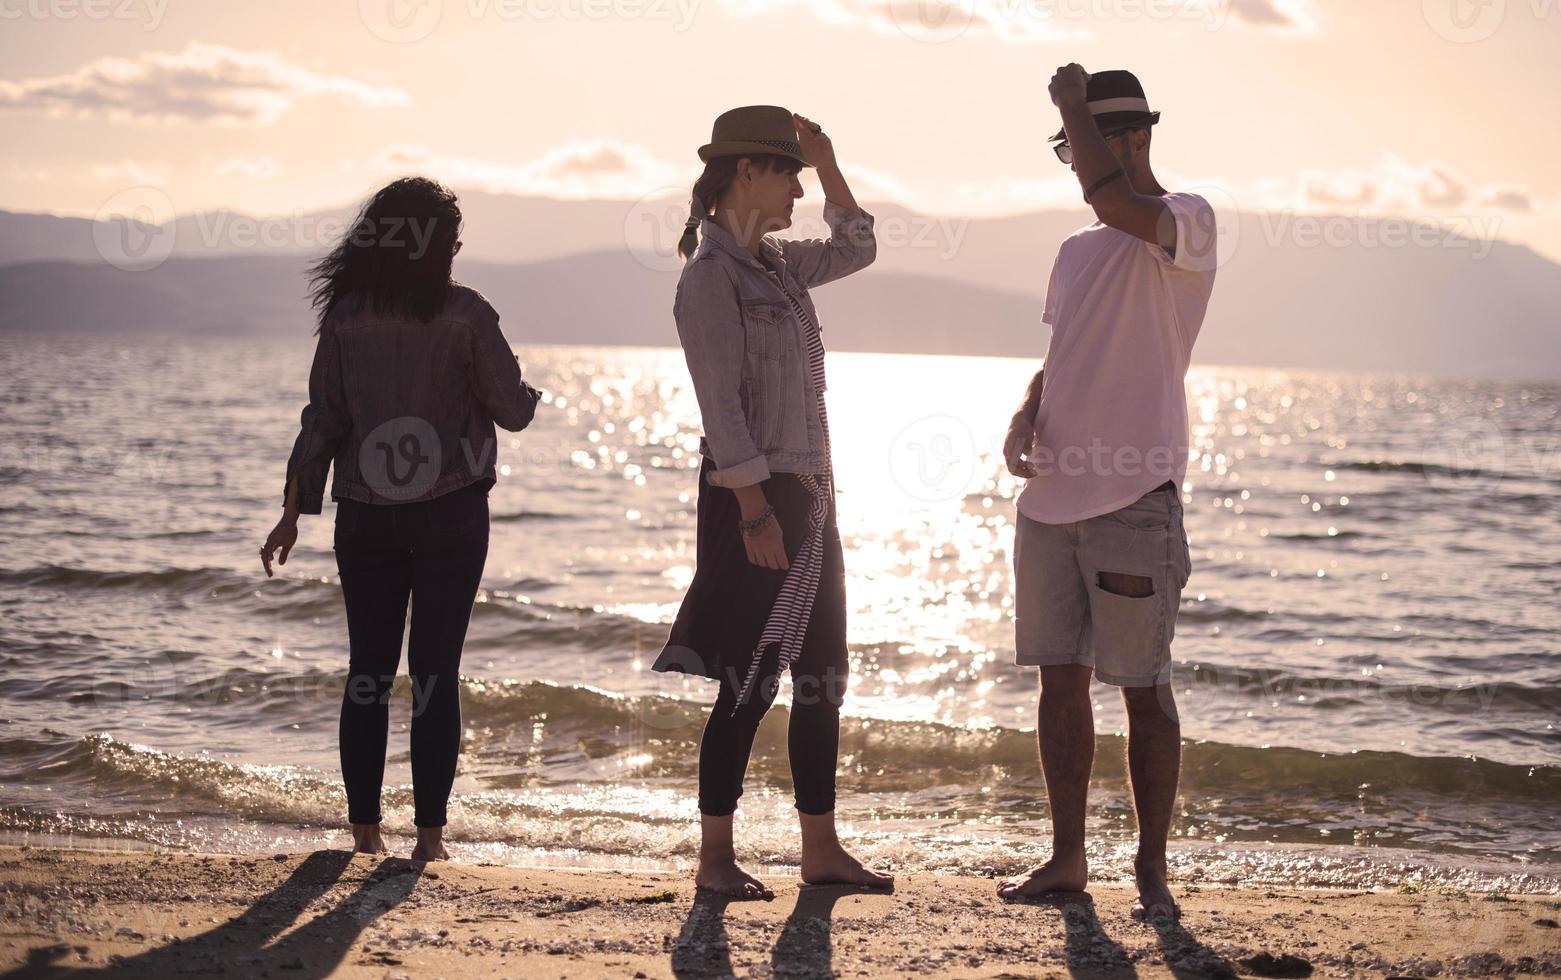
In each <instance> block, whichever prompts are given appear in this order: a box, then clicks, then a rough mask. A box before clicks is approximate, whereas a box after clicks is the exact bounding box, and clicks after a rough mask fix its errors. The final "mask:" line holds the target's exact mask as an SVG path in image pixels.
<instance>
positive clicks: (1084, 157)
mask: <svg viewBox="0 0 1561 980" xmlns="http://www.w3.org/2000/svg"><path fill="white" fill-rule="evenodd" d="M1050 94H1051V99H1052V102H1053V104H1055V105H1056V106H1057V108H1058V110H1059V111H1060V112H1061V114H1062V130H1061V131H1060V132H1058V133H1057V134H1056V135H1055V136H1054V137H1052V140H1053V141H1054V142H1057V146H1056V147H1055V149H1056V152H1057V156H1058V159H1060V160H1061V161H1062V162H1063V163H1065V164H1068V165H1069V166H1070V167H1071V168H1072V170H1073V171H1074V173H1075V174H1077V175H1078V178H1079V184H1080V185H1081V187H1082V188H1083V191H1084V200H1085V202H1086V203H1088V204H1089V205H1090V207H1091V208H1093V209H1094V211H1095V217H1096V218H1097V220H1096V222H1095V223H1094V224H1091V225H1089V226H1088V227H1086V228H1083V229H1080V230H1079V231H1077V232H1075V233H1074V234H1072V235H1071V236H1069V237H1068V239H1067V240H1066V241H1064V242H1063V243H1062V248H1061V249H1060V250H1059V251H1058V254H1057V260H1056V262H1055V264H1054V265H1053V266H1052V272H1051V280H1050V284H1049V286H1048V287H1047V290H1046V306H1045V311H1044V313H1043V314H1042V317H1041V318H1042V320H1044V321H1045V322H1046V323H1048V324H1050V325H1051V328H1052V335H1051V343H1050V346H1049V349H1048V350H1047V354H1046V361H1045V363H1044V364H1043V366H1042V369H1041V370H1040V371H1038V372H1037V373H1036V375H1035V378H1034V379H1033V380H1032V381H1031V382H1030V386H1029V390H1028V392H1027V393H1026V395H1025V400H1024V404H1023V405H1022V406H1021V407H1020V409H1019V411H1018V412H1017V413H1015V415H1014V417H1013V420H1012V422H1011V423H1010V426H1009V430H1008V436H1007V438H1006V440H1005V441H1004V447H1003V448H1004V456H1005V457H1006V460H1007V464H1008V468H1009V471H1010V472H1012V473H1013V474H1014V475H1016V476H1020V477H1024V478H1026V479H1027V481H1028V482H1027V483H1026V485H1025V488H1024V491H1023V492H1022V493H1021V494H1020V496H1019V500H1018V510H1019V515H1018V518H1017V524H1018V527H1017V530H1016V533H1015V538H1014V580H1015V581H1014V591H1015V609H1016V614H1015V634H1016V636H1015V640H1016V650H1017V655H1016V661H1017V663H1019V664H1021V665H1025V666H1036V667H1039V668H1040V673H1041V678H1040V706H1039V710H1038V713H1037V725H1036V727H1037V732H1038V741H1039V743H1040V756H1041V769H1042V771H1043V773H1044V775H1045V778H1046V795H1047V798H1048V800H1049V802H1050V806H1051V816H1052V854H1051V858H1050V860H1048V861H1047V862H1046V863H1044V864H1041V865H1039V866H1037V867H1035V868H1032V869H1030V870H1029V871H1027V872H1025V873H1024V874H1021V875H1017V876H1015V877H1013V878H1009V879H1007V880H1006V881H1004V882H1002V883H1001V884H1000V885H999V887H998V893H999V894H1000V895H1002V896H1003V897H1005V898H1020V897H1028V896H1032V895H1036V894H1040V893H1043V892H1049V891H1082V890H1084V888H1085V887H1086V884H1087V882H1088V879H1089V868H1088V863H1087V860H1086V856H1085V845H1084V818H1085V811H1086V800H1087V795H1088V790H1089V778H1090V769H1091V767H1092V765H1093V763H1094V751H1095V722H1094V715H1093V713H1092V711H1091V705H1090V690H1089V689H1090V675H1091V672H1092V671H1093V672H1094V674H1095V676H1097V677H1099V678H1100V680H1101V681H1102V682H1104V683H1107V684H1113V685H1116V686H1118V687H1120V688H1121V689H1122V699H1123V702H1124V704H1125V706H1126V710H1127V717H1128V749H1127V755H1128V759H1127V762H1128V764H1127V770H1128V773H1129V777H1130V780H1131V784H1132V792H1133V806H1134V810H1135V812H1136V813H1137V817H1138V852H1137V854H1136V856H1135V859H1134V865H1133V870H1134V876H1135V878H1136V880H1137V886H1138V903H1137V904H1136V905H1135V906H1134V908H1133V916H1134V918H1139V919H1142V918H1145V917H1148V916H1156V917H1158V916H1168V917H1172V918H1174V917H1175V916H1176V915H1177V914H1178V911H1179V910H1178V909H1177V906H1176V902H1175V901H1174V900H1173V899H1172V897H1171V891H1170V886H1169V884H1168V883H1167V880H1166V879H1167V867H1166V839H1167V837H1168V835H1169V831H1170V824H1171V813H1172V807H1173V806H1174V804H1175V800H1176V784H1177V779H1178V776H1179V771H1180V766H1181V726H1180V721H1179V718H1178V716H1177V711H1176V701H1175V697H1174V696H1173V694H1172V691H1171V687H1170V673H1171V669H1170V665H1171V651H1170V647H1171V638H1172V636H1173V634H1174V632H1175V626H1176V614H1177V610H1178V608H1179V606H1180V604H1181V591H1182V589H1183V587H1185V586H1186V584H1187V578H1188V575H1189V574H1190V572H1191V556H1190V554H1189V552H1188V547H1187V538H1186V534H1185V532H1184V530H1183V527H1182V497H1181V485H1182V481H1183V479H1184V477H1185V475H1186V469H1187V458H1188V447H1189V439H1188V429H1187V401H1186V392H1185V390H1184V388H1183V382H1184V379H1185V377H1186V374H1187V368H1188V365H1189V363H1190V361H1191V356H1192V346H1193V342H1194V341H1195V340H1196V339H1197V337H1198V329H1199V327H1200V325H1201V324H1202V322H1203V315H1204V311H1205V310H1206V309H1207V307H1208V302H1209V296H1210V294H1211V292H1212V291H1213V288H1214V271H1215V265H1216V262H1215V239H1216V235H1215V228H1214V212H1213V209H1211V208H1210V207H1209V204H1208V202H1207V201H1205V200H1204V199H1203V198H1202V197H1200V196H1198V195H1196V194H1187V193H1170V192H1168V191H1167V190H1166V189H1165V188H1164V187H1162V186H1161V185H1160V182H1159V181H1158V180H1156V179H1155V176H1154V172H1153V170H1152V169H1151V168H1150V164H1149V147H1150V127H1151V126H1153V125H1155V124H1156V123H1157V122H1159V119H1160V114H1159V113H1158V112H1152V111H1150V109H1149V103H1148V101H1147V100H1146V99H1145V97H1144V90H1143V87H1142V86H1141V85H1140V84H1139V81H1138V79H1137V78H1135V77H1134V76H1133V75H1132V73H1130V72H1126V71H1102V72H1097V73H1096V74H1094V75H1091V74H1089V73H1088V72H1086V71H1085V70H1084V69H1083V68H1082V67H1080V66H1079V65H1077V64H1070V65H1067V66H1065V67H1063V68H1059V69H1057V72H1056V74H1055V75H1054V76H1053V77H1052V80H1051V86H1050ZM1059 141H1060V142H1059Z"/></svg>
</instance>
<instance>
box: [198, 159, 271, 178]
mask: <svg viewBox="0 0 1561 980" xmlns="http://www.w3.org/2000/svg"><path fill="white" fill-rule="evenodd" d="M286 169H287V168H286V167H284V166H282V164H281V163H279V162H278V161H277V159H276V158H275V157H256V158H254V159H250V160H246V159H241V158H234V159H232V160H223V161H222V162H221V163H219V164H217V166H216V167H215V170H216V173H217V176H219V177H227V176H231V175H237V176H240V177H248V178H250V179H251V180H271V179H272V178H274V177H278V176H280V175H281V174H282V171H284V170H286Z"/></svg>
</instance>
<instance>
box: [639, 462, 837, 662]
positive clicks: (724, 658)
mask: <svg viewBox="0 0 1561 980" xmlns="http://www.w3.org/2000/svg"><path fill="white" fill-rule="evenodd" d="M714 468H715V467H714V465H713V464H712V463H711V462H710V459H709V457H706V458H705V460H704V463H703V464H702V465H701V466H700V468H699V499H698V503H697V506H696V509H697V513H698V518H697V529H696V540H695V549H694V550H695V569H694V580H693V581H692V582H691V583H689V587H688V592H687V593H686V594H685V595H684V597H683V603H682V605H681V606H680V607H679V608H678V614H677V618H676V619H675V620H674V621H673V623H672V628H671V630H670V631H669V633H668V636H667V642H666V645H665V646H663V647H662V650H661V654H660V655H659V656H658V657H657V658H656V662H655V664H654V665H653V666H652V669H653V670H659V671H679V672H682V673H687V674H697V675H699V676H702V677H709V678H711V679H713V680H719V681H723V682H727V683H730V684H731V685H732V687H733V688H734V689H740V688H741V687H742V686H743V684H744V680H745V678H747V677H748V676H749V675H750V668H751V666H752V664H753V660H754V657H755V654H756V651H757V648H758V644H759V640H760V637H761V636H762V635H763V634H764V630H765V625H766V623H767V622H769V620H770V615H771V611H772V610H773V609H774V608H775V605H776V598H777V597H778V596H779V595H780V593H781V588H782V585H783V584H784V582H785V581H786V574H787V573H786V572H785V571H782V570H779V569H773V568H764V567H762V566H759V565H755V564H753V563H752V562H750V561H749V560H748V552H747V549H746V548H745V547H744V546H743V538H742V532H741V531H740V530H738V527H737V522H738V521H740V520H741V519H742V511H741V508H739V506H738V504H737V494H736V493H734V492H733V491H732V490H730V489H729V488H727V487H718V486H714V485H712V484H711V483H710V481H709V478H708V477H709V473H710V471H711V470H712V469H714ZM821 479H822V478H821ZM760 486H761V487H763V489H764V496H765V498H766V499H767V500H769V502H770V504H771V506H773V507H774V508H775V517H776V519H777V520H778V521H780V526H781V536H782V539H783V540H784V542H785V546H786V555H787V559H788V561H789V562H790V563H791V564H792V568H794V569H795V568H798V567H799V566H798V565H797V556H798V553H799V552H800V551H801V550H802V548H803V545H804V543H805V540H806V538H807V534H808V531H809V518H810V511H811V509H812V508H813V506H814V501H815V498H814V496H813V494H812V492H811V491H810V490H809V489H808V486H807V482H805V480H804V478H803V477H800V476H798V475H797V474H795V473H774V474H771V476H770V477H769V479H767V480H764V481H763V482H762V483H761V484H760ZM821 545H822V549H821V568H820V574H819V579H818V585H817V589H816V591H815V592H814V594H813V602H812V608H811V611H810V612H809V613H808V618H807V623H806V630H805V633H804V634H803V637H802V642H801V647H800V650H799V652H798V653H797V656H796V659H795V660H794V661H792V663H791V670H792V673H793V674H796V675H809V676H820V677H822V676H825V675H826V674H830V673H833V674H835V675H838V676H844V674H845V671H846V669H847V661H848V658H847V654H846V590H845V558H844V553H843V551H842V548H841V544H840V529H839V527H838V526H837V525H836V523H835V500H834V491H833V489H830V491H829V492H828V494H827V507H826V509H825V512H824V520H823V531H822V541H821Z"/></svg>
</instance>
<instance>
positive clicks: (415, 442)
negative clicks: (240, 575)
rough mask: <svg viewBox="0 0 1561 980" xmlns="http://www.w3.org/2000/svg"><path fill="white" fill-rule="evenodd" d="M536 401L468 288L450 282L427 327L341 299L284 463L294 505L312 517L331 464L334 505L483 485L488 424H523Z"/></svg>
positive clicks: (494, 322) (490, 473)
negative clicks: (295, 482)
mask: <svg viewBox="0 0 1561 980" xmlns="http://www.w3.org/2000/svg"><path fill="white" fill-rule="evenodd" d="M541 394H542V393H541V392H539V391H537V389H535V388H533V387H531V386H530V385H529V384H527V383H526V382H525V381H523V380H521V377H520V362H519V360H518V359H517V358H516V357H515V353H514V351H512V350H510V346H509V342H508V341H506V340H505V339H504V334H503V332H501V331H500V330H499V315H498V314H497V313H496V312H494V309H493V307H492V306H490V305H489V304H488V301H487V300H486V299H484V298H483V297H482V294H481V293H479V292H477V291H476V290H475V289H471V288H469V287H467V286H461V285H453V286H452V287H451V289H450V295H449V298H448V299H446V301H445V304H444V307H443V309H441V310H440V311H439V313H438V315H437V316H435V317H434V319H433V320H431V321H430V322H428V323H423V322H422V321H420V320H415V319H411V318H409V317H406V316H404V315H394V314H392V315H384V316H382V315H378V314H376V313H375V312H374V311H373V308H372V307H370V306H369V305H368V304H367V303H364V302H361V301H360V300H359V299H358V298H357V297H347V298H346V299H344V300H342V301H341V302H340V303H338V304H337V306H336V308H335V309H334V310H332V311H331V314H330V316H328V317H327V318H326V320H325V323H324V324H323V326H322V329H321V330H320V339H319V344H318V345H317V346H316V347H315V351H314V365H313V367H311V368H310V370H309V404H308V405H307V406H305V407H304V410H303V414H302V416H301V417H300V419H299V430H298V438H297V440H296V441H295V442H294V443H293V452H292V456H291V457H289V459H288V461H287V479H288V480H292V479H293V478H294V477H297V478H298V498H297V503H298V510H299V512H300V513H303V514H318V513H320V508H321V505H322V502H323V499H324V496H325V474H326V470H327V469H328V468H329V467H330V465H331V464H332V463H333V462H334V463H335V464H336V475H335V477H334V478H333V479H332V481H331V498H332V499H336V500H339V499H343V498H345V499H348V500H358V501H362V502H364V503H369V504H397V503H406V502H409V501H414V500H428V499H431V498H433V497H438V496H442V495H443V494H446V493H449V492H450V491H452V490H459V489H460V488H462V487H464V486H467V485H469V484H472V483H476V482H478V481H483V482H485V483H486V484H487V486H490V487H491V486H492V485H493V484H494V482H495V480H496V476H495V465H494V457H495V456H496V455H497V453H498V437H497V433H496V432H495V431H494V428H493V426H494V423H498V424H499V425H501V426H503V427H504V428H506V429H508V430H509V431H511V432H519V431H520V430H521V429H524V428H525V427H526V426H527V425H528V424H530V422H531V419H532V416H533V415H534V414H535V411H536V405H537V400H538V399H539V398H541ZM286 492H287V491H286V484H285V483H284V485H283V495H284V498H283V499H284V500H285V499H286V496H285V495H286Z"/></svg>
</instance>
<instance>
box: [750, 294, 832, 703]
mask: <svg viewBox="0 0 1561 980" xmlns="http://www.w3.org/2000/svg"><path fill="white" fill-rule="evenodd" d="M770 275H771V278H773V279H774V280H775V282H776V285H778V286H780V288H781V292H783V293H785V294H786V298H787V299H788V300H790V301H791V309H792V312H794V313H796V314H797V321H798V322H799V323H801V324H802V333H803V335H804V337H805V339H806V341H807V347H808V373H809V374H810V375H811V376H812V380H813V391H814V393H815V394H816V396H817V398H818V420H819V424H820V425H821V426H822V427H823V430H824V458H825V459H826V460H828V459H829V458H830V448H829V415H828V413H827V412H826V411H825V409H824V340H823V338H822V337H820V336H819V330H818V324H817V323H815V322H814V321H813V318H812V317H811V316H809V315H808V311H807V308H806V307H804V306H803V305H802V302H801V301H800V300H798V299H797V297H796V296H794V295H793V294H792V292H791V290H789V289H787V288H786V287H785V284H784V283H783V282H781V281H780V279H779V277H777V276H775V274H774V273H773V272H772V273H771V274H770ZM797 479H798V480H799V481H800V482H801V483H802V486H803V487H804V488H806V489H807V491H808V493H809V494H811V495H812V497H813V500H812V503H811V504H810V505H809V507H808V528H807V531H806V533H805V535H804V537H803V539H802V546H801V547H800V548H799V549H797V554H796V557H794V558H793V559H792V560H791V563H790V565H789V566H788V567H787V570H786V577H785V579H783V580H782V581H781V587H780V593H779V594H778V595H776V597H775V604H774V605H773V606H771V607H770V614H769V617H768V618H767V619H766V620H765V623H764V631H763V632H762V633H761V634H760V635H759V643H758V646H756V647H755V648H754V651H753V657H752V660H751V661H750V662H749V666H748V674H747V676H746V677H745V678H744V680H743V686H742V688H741V690H739V691H738V692H737V700H736V703H735V704H734V705H733V708H732V713H733V714H736V713H737V707H738V706H740V705H742V704H743V703H744V702H746V701H747V699H748V694H749V692H750V691H751V690H752V688H753V684H754V681H755V680H756V679H757V678H758V675H759V665H760V662H761V661H762V660H763V658H764V651H765V650H766V649H768V648H769V646H770V645H771V644H779V645H780V669H779V670H777V671H776V673H775V677H774V683H775V684H779V683H780V675H781V674H783V673H785V672H786V671H787V670H789V669H790V668H791V665H792V663H793V662H794V661H795V660H796V659H797V654H798V653H799V652H801V650H802V639H803V637H804V636H806V635H807V631H808V622H809V620H811V619H812V617H813V598H814V596H815V595H817V594H818V583H819V576H820V574H821V573H822V571H823V568H824V523H825V521H826V520H827V519H828V517H829V503H830V497H831V495H832V494H833V492H834V474H833V467H831V471H830V472H829V473H823V474H813V473H798V474H797ZM771 693H773V692H771Z"/></svg>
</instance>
